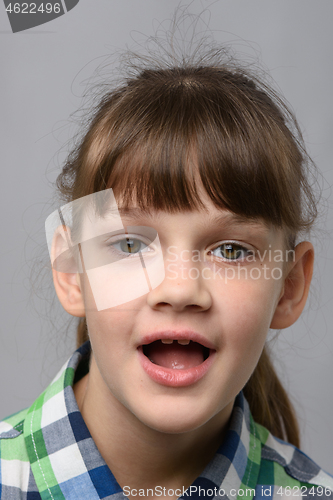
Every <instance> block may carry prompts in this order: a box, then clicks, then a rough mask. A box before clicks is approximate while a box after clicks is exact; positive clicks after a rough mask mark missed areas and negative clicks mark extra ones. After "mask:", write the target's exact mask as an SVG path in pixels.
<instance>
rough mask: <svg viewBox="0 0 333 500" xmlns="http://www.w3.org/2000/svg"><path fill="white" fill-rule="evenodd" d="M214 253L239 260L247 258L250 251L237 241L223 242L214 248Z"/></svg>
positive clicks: (216, 255)
mask: <svg viewBox="0 0 333 500" xmlns="http://www.w3.org/2000/svg"><path fill="white" fill-rule="evenodd" d="M212 254H213V255H215V257H220V258H222V259H226V260H238V259H246V257H248V256H249V254H250V251H249V250H247V249H246V248H244V247H242V246H240V245H237V244H236V243H223V244H222V245H219V246H218V247H216V248H215V249H214V250H212Z"/></svg>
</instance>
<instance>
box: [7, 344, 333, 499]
mask: <svg viewBox="0 0 333 500" xmlns="http://www.w3.org/2000/svg"><path fill="white" fill-rule="evenodd" d="M89 355H90V345H89V342H88V343H86V344H84V345H83V346H82V347H81V348H80V349H78V350H77V351H76V352H75V353H74V355H73V356H72V357H71V359H70V360H69V361H68V363H66V365H65V366H64V368H63V369H62V370H61V371H60V372H59V374H58V375H57V376H56V377H55V379H54V380H53V382H52V383H51V384H50V386H49V387H48V388H47V389H46V391H45V392H44V393H43V394H42V395H41V396H40V397H39V398H38V399H37V400H36V401H35V402H34V404H33V405H32V406H31V407H30V408H29V409H27V410H24V411H22V412H20V413H17V414H15V415H13V416H11V417H9V418H7V419H6V420H4V421H3V422H1V423H0V498H1V500H41V499H42V500H60V499H71V500H72V499H73V500H74V499H75V500H77V499H80V500H81V499H88V500H99V499H112V500H121V499H123V498H124V495H125V493H124V491H123V490H122V489H121V487H120V486H119V484H118V483H117V481H116V479H115V477H114V476H113V474H112V472H111V471H110V469H109V468H108V466H107V465H106V463H105V461H104V460H103V458H102V456H101V455H100V453H99V451H98V449H97V447H96V445H95V443H94V441H93V439H92V437H91V435H90V433H89V431H88V428H87V426H86V425H85V422H84V420H83V418H82V416H81V413H80V411H79V409H78V406H77V403H76V399H75V396H74V392H73V388H72V386H73V384H74V381H75V380H76V379H77V378H80V374H83V373H84V368H83V367H84V366H87V360H88V359H89ZM75 376H76V377H75ZM124 489H125V488H124ZM177 494H178V493H177ZM138 496H139V492H138ZM140 496H141V495H140ZM156 496H158V495H156ZM179 496H180V497H181V498H184V499H186V498H189V497H191V498H192V499H193V500H195V499H198V500H199V498H200V499H201V498H206V497H208V498H209V499H213V498H215V497H219V498H224V499H225V500H236V499H238V500H240V499H242V498H243V497H246V499H249V500H252V499H253V498H254V497H256V498H258V499H262V500H267V499H269V500H273V499H274V500H281V499H284V500H286V497H292V498H289V500H293V499H294V497H295V496H298V497H305V496H306V497H308V498H309V499H311V500H312V499H313V498H317V497H324V498H325V500H326V498H327V497H329V498H330V500H333V477H332V476H330V475H329V474H327V473H325V472H324V471H323V470H322V469H320V467H318V466H317V465H316V464H315V463H314V462H313V461H312V460H310V459H309V458H308V457H307V456H306V455H304V454H303V453H302V452H301V451H299V450H298V449H296V448H295V447H294V446H292V445H290V444H287V443H285V442H283V441H281V440H279V439H276V438H275V437H273V436H272V435H271V434H270V433H269V432H268V431H267V429H265V428H263V427H262V426H260V425H258V424H256V423H255V422H254V421H253V419H252V416H251V414H250V411H249V407H248V403H247V401H246V400H245V398H244V396H243V394H242V393H240V394H239V395H238V396H237V398H236V401H235V405H234V409H233V413H232V418H231V421H230V427H229V429H228V432H227V435H226V438H225V440H224V442H223V443H222V445H221V447H220V448H219V450H218V451H217V453H216V455H215V457H214V458H213V460H212V461H211V462H210V463H209V464H208V466H207V467H206V468H205V470H204V471H203V472H202V474H201V475H200V477H198V478H197V479H196V480H195V481H194V483H193V484H192V485H191V486H190V487H189V488H188V489H187V490H186V491H185V489H184V491H182V492H181V494H180V495H179Z"/></svg>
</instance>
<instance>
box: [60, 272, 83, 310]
mask: <svg viewBox="0 0 333 500" xmlns="http://www.w3.org/2000/svg"><path fill="white" fill-rule="evenodd" d="M52 272H53V283H54V287H55V290H56V292H57V295H58V299H59V300H60V303H61V305H62V307H63V308H64V309H65V311H67V312H68V313H69V314H71V315H72V316H78V317H81V318H82V317H84V316H85V315H86V312H85V307H84V301H83V293H82V289H81V280H80V275H79V273H62V272H60V271H56V270H55V269H53V270H52Z"/></svg>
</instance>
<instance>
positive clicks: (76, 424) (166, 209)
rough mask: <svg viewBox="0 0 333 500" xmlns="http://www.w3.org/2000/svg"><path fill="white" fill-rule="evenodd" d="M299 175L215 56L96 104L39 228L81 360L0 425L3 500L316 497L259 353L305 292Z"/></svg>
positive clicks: (282, 113)
mask: <svg viewBox="0 0 333 500" xmlns="http://www.w3.org/2000/svg"><path fill="white" fill-rule="evenodd" d="M309 163H310V162H309V159H308V157H307V155H306V152H305V150H304V147H303V144H302V141H301V136H300V134H299V129H298V126H297V123H296V121H295V120H294V118H293V116H292V114H291V113H290V112H289V111H288V109H287V108H286V107H285V106H284V104H283V103H282V101H281V100H280V99H279V98H278V97H277V96H276V95H275V94H274V93H273V92H272V91H271V90H270V89H269V88H267V87H266V86H265V85H263V84H261V83H260V82H259V81H258V79H257V78H255V77H253V76H252V77H250V76H248V75H247V74H245V72H244V71H243V70H241V69H239V68H236V67H234V66H232V65H230V64H223V62H221V61H220V60H219V52H217V54H215V57H214V58H212V59H209V58H208V57H207V59H206V60H205V59H204V58H201V59H200V61H199V63H197V64H196V63H194V62H193V60H189V61H188V62H186V61H182V62H181V63H180V64H178V65H177V64H175V63H174V64H172V65H165V66H163V65H162V64H161V65H159V66H156V65H155V66H153V65H152V67H151V68H146V69H143V70H142V71H141V72H140V71H139V72H138V73H137V74H136V75H134V76H132V77H131V78H128V79H127V80H126V81H124V82H123V84H121V85H119V86H118V87H117V88H116V89H114V90H112V91H110V92H108V93H106V94H105V95H104V96H103V97H102V98H101V100H100V102H99V105H98V106H97V108H96V111H95V114H94V116H93V117H92V118H91V121H90V123H89V127H88V129H87V132H86V134H85V135H84V137H83V139H82V140H81V142H80V143H79V144H78V145H77V147H76V149H75V150H74V151H73V152H72V153H71V154H70V155H69V158H68V160H67V163H66V165H65V167H64V169H63V171H62V173H61V174H60V176H59V178H58V187H59V189H60V192H61V193H62V195H63V196H64V199H65V201H66V202H67V204H66V205H64V206H62V207H61V208H60V209H59V210H58V211H56V212H55V213H54V214H52V215H51V216H50V218H49V219H48V221H47V224H46V229H47V237H48V242H49V244H50V251H51V253H50V254H51V261H52V265H53V277H54V285H55V289H56V292H57V295H58V297H59V300H60V302H61V304H62V305H63V307H64V308H65V310H66V311H67V312H69V313H70V314H72V315H73V316H77V317H78V318H79V324H78V347H79V348H78V350H77V351H76V352H75V353H74V355H73V356H72V357H71V359H70V360H69V362H68V363H67V364H66V366H65V367H64V368H63V369H62V370H61V371H60V373H59V374H58V375H57V377H56V378H55V380H54V381H53V382H52V383H51V385H50V386H49V388H48V389H46V391H45V392H44V393H43V394H42V395H41V396H40V397H39V398H38V399H37V400H36V401H35V402H34V403H33V405H32V406H31V407H30V408H29V409H28V410H25V411H23V412H21V413H19V414H16V415H14V416H12V417H10V418H8V419H6V420H5V421H4V422H3V423H2V424H1V427H0V433H1V434H0V443H1V454H0V457H1V461H0V464H1V476H0V477H1V481H0V482H1V490H0V491H1V494H0V496H1V498H4V499H9V498H10V499H19V498H27V499H28V500H32V499H34V500H35V499H40V498H42V499H61V498H66V499H81V498H87V499H89V500H92V499H102V498H111V497H114V498H119V499H121V498H123V496H124V495H126V496H127V497H128V498H130V499H134V498H135V497H136V496H141V497H148V498H152V499H155V498H158V497H160V496H162V497H168V498H178V497H182V498H187V497H189V496H190V497H194V498H197V497H201V496H203V497H210V498H212V497H227V498H229V499H233V498H239V497H243V496H246V497H247V498H253V497H259V498H264V497H270V498H272V497H274V498H281V497H284V496H290V495H293V496H306V495H310V496H311V497H316V496H323V497H331V495H332V494H333V493H332V491H333V478H332V477H331V476H329V475H328V474H327V473H325V472H324V471H322V470H321V469H320V468H319V467H318V466H317V465H316V464H315V463H314V462H313V461H311V460H310V459H309V458H308V457H307V456H305V455H304V454H303V453H302V452H301V451H299V449H298V448H297V447H298V446H299V433H298V427H297V421H296V418H295V414H294V411H293V409H292V406H291V403H290V401H289V399H288V396H287V394H286V392H285V391H284V389H283V387H282V385H281V383H280V381H279V380H278V377H277V375H276V373H275V371H274V368H273V365H272V363H271V361H270V358H269V355H268V352H267V350H266V349H265V340H266V336H267V332H268V330H269V328H272V329H281V328H286V327H288V326H290V325H292V324H293V323H294V322H295V321H296V320H297V319H298V317H299V316H300V314H301V312H302V310H303V308H304V305H305V302H306V299H307V295H308V291H309V286H310V281H311V276H312V269H313V258H314V252H313V246H312V244H311V243H310V242H308V241H301V242H299V243H297V241H299V239H300V238H299V237H300V235H301V234H302V232H303V231H305V230H308V229H310V227H311V226H312V224H313V222H314V219H315V216H316V207H315V201H314V195H313V193H312V190H311V187H310V185H309V182H308V180H307V168H308V165H309ZM310 165H311V163H310Z"/></svg>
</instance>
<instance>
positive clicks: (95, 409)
mask: <svg viewBox="0 0 333 500" xmlns="http://www.w3.org/2000/svg"><path fill="white" fill-rule="evenodd" d="M74 392H75V396H76V399H77V402H78V406H79V409H80V411H81V413H82V416H83V419H84V420H85V423H86V425H87V427H88V429H89V431H90V433H91V435H92V438H93V440H94V442H95V444H96V446H97V448H98V449H99V451H100V453H101V455H102V457H103V458H104V460H105V462H106V464H107V465H108V466H109V468H110V469H111V470H112V473H113V474H114V476H115V478H116V479H117V481H118V483H119V484H120V486H121V487H122V488H124V487H125V486H128V487H130V488H131V489H133V488H135V489H137V490H139V489H140V488H143V489H147V488H154V487H156V486H162V487H166V488H172V489H176V488H180V489H183V487H185V488H188V487H189V486H190V485H191V484H192V482H193V481H194V480H195V479H196V477H198V475H200V473H201V472H202V471H203V469H204V468H205V466H206V465H207V464H208V463H209V462H210V460H211V459H212V458H213V456H214V454H215V453H216V451H217V449H218V447H219V446H220V444H221V442H222V441H223V438H224V435H225V430H226V427H227V423H228V420H229V418H230V414H231V411H232V406H233V405H232V403H231V404H230V405H228V407H227V408H225V409H224V411H223V412H222V413H223V414H221V413H218V414H217V415H215V416H214V417H212V418H211V419H210V420H209V422H206V423H205V424H204V425H202V426H200V427H199V428H197V429H194V430H191V431H188V432H182V433H177V434H170V433H165V432H160V431H158V430H155V429H152V428H150V427H148V426H147V425H145V424H144V423H143V422H141V421H140V420H139V419H138V418H137V417H136V416H135V415H134V414H133V413H132V412H131V411H130V410H129V409H128V408H126V407H125V406H124V405H123V404H122V403H121V402H120V401H118V400H117V399H116V398H115V397H114V396H113V394H112V393H111V391H110V390H109V389H108V388H107V387H106V385H105V383H103V380H102V379H101V376H100V374H99V371H98V369H97V367H96V366H95V364H94V363H93V362H92V364H91V367H90V372H89V374H88V375H86V376H85V377H84V378H83V379H81V380H80V382H78V383H77V384H76V385H75V387H74ZM128 496H130V495H128Z"/></svg>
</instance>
